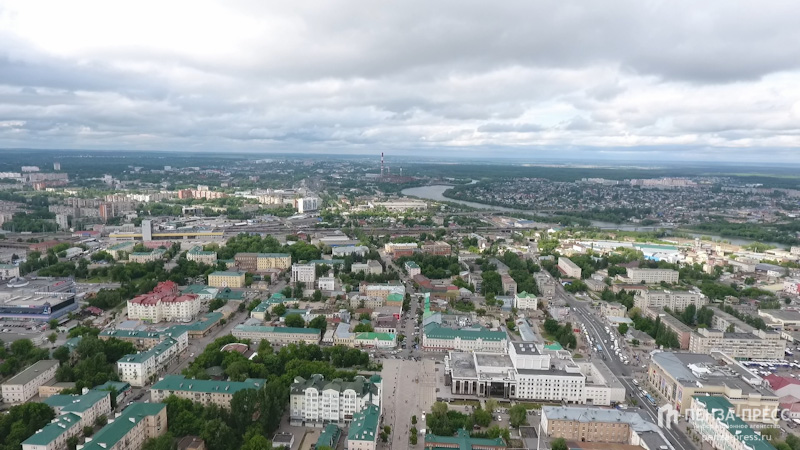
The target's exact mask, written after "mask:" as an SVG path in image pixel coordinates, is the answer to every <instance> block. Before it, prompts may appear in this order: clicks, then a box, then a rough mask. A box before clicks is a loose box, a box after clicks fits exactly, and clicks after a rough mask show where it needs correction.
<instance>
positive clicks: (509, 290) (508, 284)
mask: <svg viewBox="0 0 800 450" xmlns="http://www.w3.org/2000/svg"><path fill="white" fill-rule="evenodd" d="M500 282H501V283H502V285H503V292H505V293H506V295H517V282H516V281H514V279H513V278H511V276H510V275H507V274H503V275H501V276H500Z"/></svg>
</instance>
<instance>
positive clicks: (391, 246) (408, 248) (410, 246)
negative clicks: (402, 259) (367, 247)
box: [383, 242, 419, 255]
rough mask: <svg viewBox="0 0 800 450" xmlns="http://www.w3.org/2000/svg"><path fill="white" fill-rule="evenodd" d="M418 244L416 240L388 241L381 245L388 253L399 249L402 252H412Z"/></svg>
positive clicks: (393, 252)
mask: <svg viewBox="0 0 800 450" xmlns="http://www.w3.org/2000/svg"><path fill="white" fill-rule="evenodd" d="M418 247H419V245H418V244H417V243H416V242H389V243H387V244H386V245H384V246H383V249H384V251H386V253H388V254H390V255H394V254H395V253H396V252H398V251H401V252H403V253H404V254H411V253H414V252H415V251H416V250H417V248H418Z"/></svg>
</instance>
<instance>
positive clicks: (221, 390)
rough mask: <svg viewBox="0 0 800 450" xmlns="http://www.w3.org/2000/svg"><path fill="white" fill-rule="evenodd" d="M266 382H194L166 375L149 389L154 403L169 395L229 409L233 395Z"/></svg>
mask: <svg viewBox="0 0 800 450" xmlns="http://www.w3.org/2000/svg"><path fill="white" fill-rule="evenodd" d="M264 383H266V380H262V379H256V378H248V379H246V380H244V381H220V380H195V379H187V378H186V377H184V376H183V375H166V376H164V377H163V378H161V379H160V380H158V381H157V382H156V383H155V384H154V385H153V387H152V388H151V389H150V397H151V400H152V401H154V402H163V401H164V400H166V399H167V397H169V396H170V395H175V396H177V397H180V398H185V399H187V400H191V401H193V402H197V403H201V404H202V405H203V406H209V405H217V406H219V407H220V408H225V409H230V407H231V400H232V399H233V394H235V393H237V392H239V391H243V390H245V389H256V390H258V389H261V388H263V387H264Z"/></svg>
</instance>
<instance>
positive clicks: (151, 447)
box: [142, 432, 176, 450]
mask: <svg viewBox="0 0 800 450" xmlns="http://www.w3.org/2000/svg"><path fill="white" fill-rule="evenodd" d="M175 444H176V442H175V436H174V435H173V434H172V433H170V432H168V433H166V434H164V435H162V436H159V437H155V438H150V439H148V440H146V441H144V445H142V450H175V447H176V445H175Z"/></svg>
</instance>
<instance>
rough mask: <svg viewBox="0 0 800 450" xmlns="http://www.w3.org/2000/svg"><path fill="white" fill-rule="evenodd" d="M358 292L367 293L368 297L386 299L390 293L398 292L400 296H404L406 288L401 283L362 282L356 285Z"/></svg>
mask: <svg viewBox="0 0 800 450" xmlns="http://www.w3.org/2000/svg"><path fill="white" fill-rule="evenodd" d="M358 292H359V293H360V294H361V295H367V296H370V297H379V298H382V299H384V300H386V299H387V298H388V297H389V296H390V295H392V294H398V295H400V296H401V297H405V295H406V288H405V286H403V285H402V284H391V283H383V284H381V283H375V284H370V283H366V282H362V283H361V284H359V285H358Z"/></svg>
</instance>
